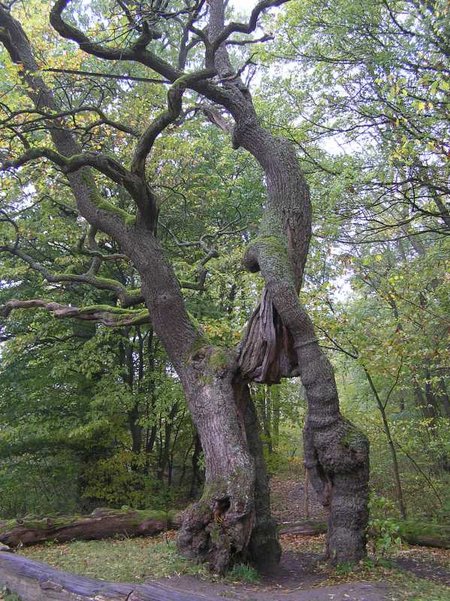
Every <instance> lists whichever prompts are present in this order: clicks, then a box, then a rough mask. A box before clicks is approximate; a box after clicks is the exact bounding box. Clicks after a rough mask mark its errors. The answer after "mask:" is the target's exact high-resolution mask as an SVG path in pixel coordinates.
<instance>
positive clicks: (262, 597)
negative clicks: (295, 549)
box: [165, 576, 389, 601]
mask: <svg viewBox="0 0 450 601" xmlns="http://www.w3.org/2000/svg"><path fill="white" fill-rule="evenodd" d="M298 584H299V581H297V587H296V588H290V589H285V588H283V587H282V586H275V585H266V584H264V583H262V584H261V585H259V586H250V585H242V584H239V585H238V584H236V585H233V584H229V585H224V584H222V583H211V582H204V581H199V580H198V579H196V578H195V577H193V576H180V577H179V578H176V579H174V578H171V579H169V580H166V581H165V585H166V586H169V587H170V588H172V589H175V590H177V591H189V592H191V593H192V592H193V593H195V594H196V595H197V596H198V599H199V601H201V599H202V596H204V597H209V598H211V597H213V598H214V597H216V598H217V599H222V601H223V600H224V599H235V600H236V601H387V599H388V598H389V597H388V596H387V594H388V587H387V586H386V585H385V584H382V583H372V582H355V583H351V584H338V585H336V586H325V587H321V588H309V587H308V586H307V585H306V584H305V583H302V586H298Z"/></svg>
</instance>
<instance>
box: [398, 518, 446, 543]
mask: <svg viewBox="0 0 450 601" xmlns="http://www.w3.org/2000/svg"><path fill="white" fill-rule="evenodd" d="M399 533H400V537H401V539H402V540H403V541H405V542H406V543H408V544H410V545H418V546H419V547H438V548H441V549H450V526H447V525H445V524H430V523H427V522H413V521H406V522H401V523H400V527H399Z"/></svg>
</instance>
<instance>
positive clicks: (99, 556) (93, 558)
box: [21, 533, 207, 582]
mask: <svg viewBox="0 0 450 601" xmlns="http://www.w3.org/2000/svg"><path fill="white" fill-rule="evenodd" d="M21 554H22V555H26V556H27V557H29V558H30V559H35V560H37V561H43V562H45V563H48V564H50V565H51V566H53V567H55V568H59V569H61V570H65V571H67V572H73V573H74V574H81V575H83V576H89V577H90V578H97V579H99V580H109V581H112V582H143V581H145V580H148V579H156V578H164V577H167V576H175V575H183V574H191V575H197V576H205V575H206V574H207V572H206V568H205V567H204V566H200V565H196V564H194V563H192V562H190V561H188V560H187V559H185V558H184V557H181V556H180V555H179V554H178V553H177V551H176V548H175V541H174V540H173V536H172V535H171V534H170V533H167V534H163V535H160V536H157V537H154V538H134V539H106V540H100V541H74V542H72V543H67V544H45V545H36V546H33V547H28V548H26V549H22V551H21Z"/></svg>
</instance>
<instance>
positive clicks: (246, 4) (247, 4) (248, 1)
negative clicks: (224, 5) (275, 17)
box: [230, 0, 257, 15]
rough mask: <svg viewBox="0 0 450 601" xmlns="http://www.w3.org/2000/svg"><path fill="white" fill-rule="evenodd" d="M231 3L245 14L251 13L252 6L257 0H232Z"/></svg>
mask: <svg viewBox="0 0 450 601" xmlns="http://www.w3.org/2000/svg"><path fill="white" fill-rule="evenodd" d="M230 4H232V5H233V6H234V8H235V9H236V10H238V11H239V12H240V13H242V14H244V15H249V14H250V12H251V10H252V8H254V7H255V6H256V4H257V1H256V0H230Z"/></svg>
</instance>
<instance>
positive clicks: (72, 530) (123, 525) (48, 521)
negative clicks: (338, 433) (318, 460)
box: [0, 508, 450, 549]
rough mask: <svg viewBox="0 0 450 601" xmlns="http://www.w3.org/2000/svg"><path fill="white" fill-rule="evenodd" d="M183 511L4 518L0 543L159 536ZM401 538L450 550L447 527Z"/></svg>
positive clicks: (304, 528)
mask: <svg viewBox="0 0 450 601" xmlns="http://www.w3.org/2000/svg"><path fill="white" fill-rule="evenodd" d="M180 516H181V514H180V513H176V512H168V513H165V512H157V511H150V510H143V511H138V510H130V509H127V510H120V509H104V508H99V509H96V510H95V511H93V512H92V513H91V514H90V515H87V516H71V517H64V516H57V517H48V518H43V519H31V518H30V519H27V518H24V519H23V520H8V521H0V543H3V544H5V545H8V546H10V547H19V546H28V545H34V544H38V543H42V542H45V541H55V542H60V543H62V542H68V541H71V540H98V539H104V538H111V537H114V536H126V537H128V538H131V537H136V536H155V535H156V534H159V533H160V532H163V531H165V530H170V529H176V528H178V527H179V524H180V520H181V517H180ZM326 531H327V524H326V522H325V521H322V520H301V521H298V522H293V523H288V524H286V523H284V524H280V530H279V532H280V534H293V535H297V536H315V535H318V534H324V533H325V532H326ZM399 534H400V537H401V539H402V540H403V541H404V542H406V543H408V544H410V545H418V546H424V547H438V548H442V549H450V528H449V527H447V526H442V525H436V524H430V523H417V522H413V521H406V522H400V524H399Z"/></svg>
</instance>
